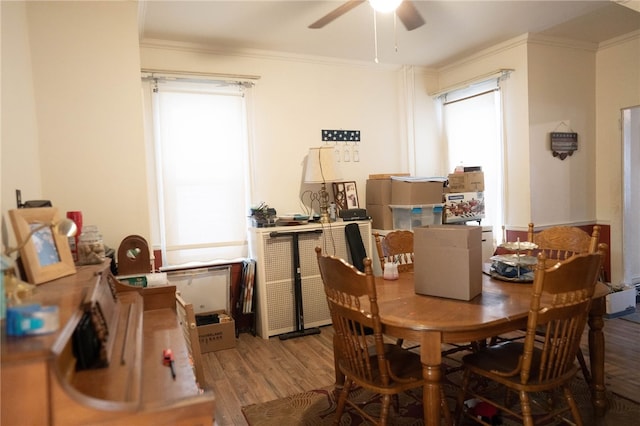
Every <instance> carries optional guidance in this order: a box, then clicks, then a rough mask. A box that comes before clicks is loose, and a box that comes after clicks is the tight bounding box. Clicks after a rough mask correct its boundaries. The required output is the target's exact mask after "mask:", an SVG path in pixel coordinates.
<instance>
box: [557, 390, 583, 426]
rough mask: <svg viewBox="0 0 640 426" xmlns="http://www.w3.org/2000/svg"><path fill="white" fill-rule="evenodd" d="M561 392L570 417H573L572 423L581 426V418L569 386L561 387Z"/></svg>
mask: <svg viewBox="0 0 640 426" xmlns="http://www.w3.org/2000/svg"><path fill="white" fill-rule="evenodd" d="M562 391H563V392H564V399H565V400H566V401H567V404H568V405H569V408H571V415H572V416H573V421H574V422H575V424H576V426H582V425H583V423H582V416H580V410H578V404H576V400H575V399H574V398H573V393H572V392H571V389H569V386H567V385H565V386H563V387H562Z"/></svg>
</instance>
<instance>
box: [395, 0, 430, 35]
mask: <svg viewBox="0 0 640 426" xmlns="http://www.w3.org/2000/svg"><path fill="white" fill-rule="evenodd" d="M396 15H397V16H398V19H400V20H401V21H402V23H403V24H404V26H405V28H406V29H407V31H411V30H415V29H416V28H418V27H421V26H423V25H424V23H425V22H424V19H422V16H421V15H420V12H418V9H416V7H415V5H414V4H413V2H412V1H410V0H404V1H403V2H402V3H400V6H398V8H397V9H396Z"/></svg>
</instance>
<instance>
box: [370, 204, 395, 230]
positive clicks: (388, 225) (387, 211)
mask: <svg viewBox="0 0 640 426" xmlns="http://www.w3.org/2000/svg"><path fill="white" fill-rule="evenodd" d="M367 214H368V215H369V217H371V220H372V224H371V227H372V228H373V229H393V211H392V210H391V207H389V205H386V204H385V205H382V204H369V203H367Z"/></svg>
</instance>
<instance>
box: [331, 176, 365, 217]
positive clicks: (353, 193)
mask: <svg viewBox="0 0 640 426" xmlns="http://www.w3.org/2000/svg"><path fill="white" fill-rule="evenodd" d="M333 198H334V199H335V200H336V204H337V205H338V208H339V209H340V210H345V209H357V208H359V207H360V204H359V202H358V190H357V188H356V183H355V182H353V181H349V182H334V183H333Z"/></svg>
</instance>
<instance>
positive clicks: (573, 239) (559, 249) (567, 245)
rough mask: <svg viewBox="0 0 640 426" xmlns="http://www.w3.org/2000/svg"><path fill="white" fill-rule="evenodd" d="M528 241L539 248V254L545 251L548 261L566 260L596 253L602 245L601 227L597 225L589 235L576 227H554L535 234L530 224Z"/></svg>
mask: <svg viewBox="0 0 640 426" xmlns="http://www.w3.org/2000/svg"><path fill="white" fill-rule="evenodd" d="M527 239H528V240H529V241H530V242H532V243H534V244H536V245H537V246H538V248H537V249H536V251H537V252H540V251H544V252H545V255H546V257H547V259H548V260H566V259H568V258H570V257H571V256H573V255H575V254H580V253H595V252H596V251H597V250H598V244H599V243H600V226H599V225H595V226H594V227H593V231H592V233H591V235H589V234H588V233H587V232H585V231H583V230H582V229H580V228H577V227H575V226H553V227H551V228H547V229H544V230H542V231H540V232H535V230H534V225H533V223H530V224H529V229H528V231H527Z"/></svg>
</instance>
